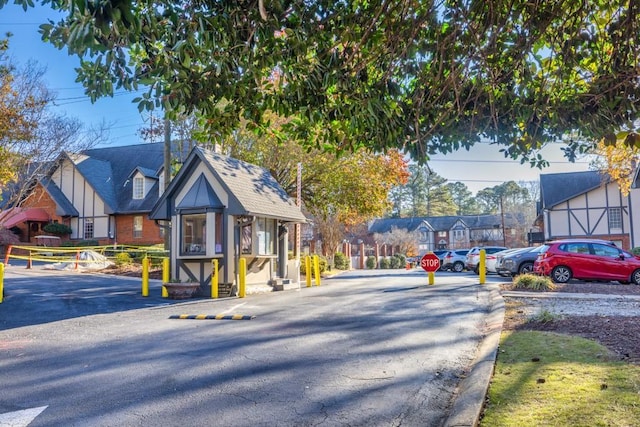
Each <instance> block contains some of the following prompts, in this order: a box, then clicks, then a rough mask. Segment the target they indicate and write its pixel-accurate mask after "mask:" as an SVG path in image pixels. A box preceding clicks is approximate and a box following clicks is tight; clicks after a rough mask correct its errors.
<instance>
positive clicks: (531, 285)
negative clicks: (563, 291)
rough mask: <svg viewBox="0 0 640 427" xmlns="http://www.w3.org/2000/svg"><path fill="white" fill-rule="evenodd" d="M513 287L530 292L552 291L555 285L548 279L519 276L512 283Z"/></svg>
mask: <svg viewBox="0 0 640 427" xmlns="http://www.w3.org/2000/svg"><path fill="white" fill-rule="evenodd" d="M513 287H514V288H516V289H527V290H530V291H553V290H555V289H556V285H555V284H554V283H553V282H552V281H551V279H550V278H548V277H546V276H538V275H535V274H521V275H519V276H517V277H516V278H515V280H514V281H513Z"/></svg>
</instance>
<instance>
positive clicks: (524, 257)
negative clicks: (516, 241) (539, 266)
mask: <svg viewBox="0 0 640 427" xmlns="http://www.w3.org/2000/svg"><path fill="white" fill-rule="evenodd" d="M540 250H542V245H540V246H533V247H530V248H522V249H520V250H518V251H515V252H511V253H508V254H505V255H502V256H498V259H497V260H496V273H498V274H499V275H501V276H504V277H513V276H517V275H518V274H525V273H531V272H532V271H533V263H534V262H535V261H536V258H538V254H539V253H540Z"/></svg>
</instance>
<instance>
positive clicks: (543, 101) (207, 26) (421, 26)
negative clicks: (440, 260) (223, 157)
mask: <svg viewBox="0 0 640 427" xmlns="http://www.w3.org/2000/svg"><path fill="white" fill-rule="evenodd" d="M7 2H8V0H0V6H1V5H4V4H6V3H7ZM15 2H16V3H19V4H22V5H23V7H24V8H25V9H28V7H29V6H30V5H32V4H33V1H32V0H15ZM40 3H42V4H45V5H50V6H51V7H52V8H53V9H56V10H59V11H62V12H63V13H65V16H66V17H65V18H64V19H63V20H61V21H59V22H49V23H47V24H44V25H42V26H41V31H42V34H43V39H44V40H46V41H50V42H51V43H53V44H54V45H56V46H57V47H59V48H66V49H68V50H69V52H70V53H73V54H77V55H79V56H80V57H81V58H82V62H81V67H80V68H79V69H78V79H79V81H81V82H82V83H83V84H84V85H85V87H86V91H87V94H88V95H89V96H90V97H91V98H92V99H96V98H98V97H101V96H108V95H111V94H113V91H114V89H115V88H126V89H135V88H138V86H140V85H145V86H147V87H148V88H149V91H148V92H146V93H145V95H144V96H143V97H141V98H140V99H139V100H138V102H139V108H140V109H141V110H143V109H151V108H154V107H161V106H162V107H164V108H165V110H166V111H169V112H171V111H185V112H187V113H188V112H191V111H196V112H198V113H199V114H201V115H202V116H203V118H204V119H205V123H206V125H207V127H208V129H209V131H210V133H211V134H218V133H221V132H222V133H225V132H229V131H230V130H232V129H234V128H235V127H236V125H237V124H238V121H239V120H240V119H241V118H244V119H247V120H250V121H251V122H253V123H254V125H255V126H256V128H257V129H266V128H268V117H270V115H265V114H264V113H265V112H273V113H276V114H278V115H279V116H282V117H292V118H294V120H291V121H290V123H289V127H288V129H287V131H288V134H289V135H290V136H293V137H294V138H295V139H296V140H298V141H300V142H302V143H303V144H305V145H307V146H309V147H318V148H323V149H328V150H333V151H338V152H339V151H342V150H353V149H355V148H358V147H360V146H365V147H367V148H370V149H371V150H374V151H384V150H386V149H388V148H400V149H403V150H406V151H407V152H409V153H411V154H412V155H413V157H414V158H415V159H418V160H426V159H427V158H428V156H429V154H433V153H437V152H442V153H446V152H450V151H452V150H455V149H459V148H467V147H469V146H470V145H472V144H474V143H475V142H477V141H479V140H480V139H485V138H486V139H489V140H490V141H492V142H494V143H496V144H498V145H499V146H500V147H501V148H502V149H503V150H504V153H505V156H510V157H512V158H516V159H520V160H521V161H522V162H530V163H531V164H532V165H542V164H545V163H546V162H545V161H544V159H543V158H542V157H540V155H539V154H538V153H537V152H536V150H537V149H538V148H540V147H541V146H542V144H545V143H547V142H550V141H558V140H561V139H563V138H566V139H564V142H565V143H566V144H567V147H566V148H567V152H566V153H567V155H568V156H569V157H570V158H571V156H572V155H574V154H575V152H576V151H578V152H580V151H582V150H583V149H584V148H585V146H586V145H591V144H593V143H595V141H596V140H599V139H601V138H602V137H604V136H605V135H608V134H614V133H616V132H619V131H620V130H627V131H628V130H635V129H634V121H635V120H636V118H637V110H638V107H639V103H640V87H639V82H638V75H639V74H640V73H639V66H638V60H639V59H638V58H639V57H640V23H639V17H638V12H639V8H640V2H637V1H634V0H626V1H623V0H589V1H587V0H557V1H546V0H509V1H507V0H458V1H456V0H441V1H434V0H431V1H429V0H342V1H329V0H317V1H304V0H288V1H287V0H244V1H240V0H229V1H223V0H219V1H214V0H208V1H207V0H191V1H184V0H183V1H175V0H92V1H89V2H87V1H86V0H40ZM567 135H572V136H573V138H574V139H568V137H567Z"/></svg>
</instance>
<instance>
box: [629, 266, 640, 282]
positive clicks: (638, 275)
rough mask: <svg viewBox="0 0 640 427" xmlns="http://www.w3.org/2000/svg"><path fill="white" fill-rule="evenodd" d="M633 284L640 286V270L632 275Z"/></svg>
mask: <svg viewBox="0 0 640 427" xmlns="http://www.w3.org/2000/svg"><path fill="white" fill-rule="evenodd" d="M631 283H633V284H634V285H640V270H636V271H634V272H633V273H632V274H631Z"/></svg>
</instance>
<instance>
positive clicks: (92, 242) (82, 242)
mask: <svg viewBox="0 0 640 427" xmlns="http://www.w3.org/2000/svg"><path fill="white" fill-rule="evenodd" d="M60 246H64V247H72V248H75V247H82V246H100V242H98V241H97V240H73V241H66V242H62V243H61V244H60Z"/></svg>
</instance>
